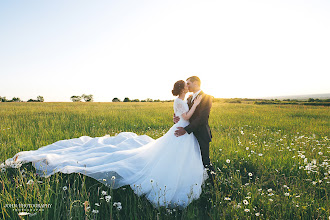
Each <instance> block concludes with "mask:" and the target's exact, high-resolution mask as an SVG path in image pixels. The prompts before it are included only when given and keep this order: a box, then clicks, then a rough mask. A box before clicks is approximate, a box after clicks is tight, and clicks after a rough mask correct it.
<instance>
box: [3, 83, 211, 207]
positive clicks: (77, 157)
mask: <svg viewBox="0 0 330 220" xmlns="http://www.w3.org/2000/svg"><path fill="white" fill-rule="evenodd" d="M187 92H188V87H187V85H186V83H185V82H184V81H183V80H180V81H177V82H176V83H175V84H174V88H173V90H172V93H173V95H174V96H178V98H176V99H175V101H174V106H173V107H174V113H175V115H176V116H179V117H180V121H179V122H178V123H177V124H174V125H173V126H172V127H171V128H170V129H169V131H168V132H167V133H166V134H165V135H164V136H162V137H160V138H158V139H156V140H154V139H152V138H150V137H149V136H147V135H140V136H139V135H137V134H135V133H132V132H122V133H120V134H118V135H116V136H111V137H110V136H104V137H95V138H91V137H88V136H82V137H80V138H74V139H70V140H61V141H58V142H55V143H53V144H50V145H47V146H44V147H41V148H39V149H38V150H33V151H22V152H19V153H17V154H16V155H15V156H14V157H13V158H10V159H7V160H6V161H5V163H4V164H1V166H2V167H3V166H11V167H17V165H19V164H22V163H27V162H32V164H33V166H34V167H35V168H36V172H37V173H38V174H39V175H40V176H42V177H49V176H51V175H52V174H54V173H56V172H62V173H82V174H85V175H87V176H89V177H92V178H94V179H96V180H98V181H100V182H102V183H104V184H105V185H107V186H109V187H113V188H119V187H121V186H124V185H130V187H131V188H132V189H133V190H134V192H135V193H136V194H137V195H139V196H141V195H145V196H146V198H147V199H148V200H149V201H150V202H151V203H152V204H153V206H154V207H159V206H165V207H180V208H185V207H187V206H188V205H189V204H190V203H191V202H192V201H193V200H194V199H198V198H199V196H200V194H201V186H202V184H203V182H204V181H205V179H206V178H207V177H208V176H207V174H206V171H205V169H204V166H203V163H202V158H201V152H200V148H199V145H198V141H197V139H196V137H195V136H194V135H193V133H191V134H188V133H186V134H184V135H183V136H180V137H176V136H175V135H174V132H175V131H176V129H177V127H185V126H187V125H188V124H189V118H190V117H191V116H192V114H193V113H194V111H195V109H196V106H197V105H198V104H199V103H200V101H201V98H202V97H201V96H200V97H198V98H197V99H196V100H195V102H194V105H193V106H192V108H191V109H190V110H189V108H188V105H187V103H186V101H185V100H184V98H185V95H186V93H187Z"/></svg>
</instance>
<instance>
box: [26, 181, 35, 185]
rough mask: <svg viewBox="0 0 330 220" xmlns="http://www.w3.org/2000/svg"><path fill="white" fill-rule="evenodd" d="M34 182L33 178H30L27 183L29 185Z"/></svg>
mask: <svg viewBox="0 0 330 220" xmlns="http://www.w3.org/2000/svg"><path fill="white" fill-rule="evenodd" d="M33 183H34V182H33V180H29V181H28V182H27V183H26V184H27V185H32V184H33Z"/></svg>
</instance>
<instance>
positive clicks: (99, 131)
mask: <svg viewBox="0 0 330 220" xmlns="http://www.w3.org/2000/svg"><path fill="white" fill-rule="evenodd" d="M172 105H173V103H171V102H164V103H162V102H159V103H132V102H130V103H122V102H121V103H0V157H1V163H2V162H4V161H5V160H6V159H8V158H11V157H13V156H14V155H15V154H16V153H18V152H20V151H28V150H36V149H38V148H40V147H42V146H45V145H48V144H51V143H54V142H56V141H58V140H63V139H71V138H77V137H80V136H90V137H100V136H105V135H111V136H113V135H116V134H118V133H120V132H122V131H130V132H135V133H137V134H139V135H142V134H146V135H148V136H150V137H152V138H154V139H156V138H159V137H161V136H162V135H163V134H165V133H166V132H167V130H168V129H169V128H170V127H171V126H172V125H173V122H172V115H173V106H172ZM209 123H210V127H211V130H212V135H213V140H212V142H211V146H210V158H211V161H212V163H213V166H214V167H215V169H216V172H217V177H216V181H215V186H214V187H213V186H211V184H210V183H209V182H206V183H205V185H204V186H203V193H202V195H201V197H200V198H199V199H198V200H195V201H194V202H192V203H191V204H190V205H189V206H188V207H187V208H186V209H184V210H179V209H166V208H164V207H163V208H160V209H155V208H153V207H152V205H151V204H150V203H149V202H148V201H147V200H146V199H145V198H144V197H138V196H136V195H135V194H134V193H133V191H132V190H131V189H130V187H129V186H127V187H122V188H120V189H116V190H113V189H111V187H108V186H105V185H104V184H102V183H100V182H98V181H96V180H94V179H92V178H89V177H86V176H84V175H82V174H77V173H74V174H63V173H56V174H55V175H53V176H51V177H49V178H43V177H39V176H38V175H36V174H35V172H34V168H33V166H32V165H31V163H29V164H23V165H22V166H21V167H17V168H2V169H1V173H0V190H1V193H0V219H330V201H329V197H330V193H329V192H330V177H329V176H330V165H329V163H330V162H329V151H330V142H329V140H330V139H329V138H330V132H329V131H330V129H329V128H330V109H329V107H326V106H299V105H255V104H252V103H247V102H243V103H240V104H237V103H223V102H215V103H213V107H212V110H211V114H210V120H209ZM118 202H120V203H121V205H118V204H119V203H118ZM29 204H32V206H31V205H30V206H29ZM33 204H34V205H35V206H34V207H33ZM24 205H25V206H24ZM28 213H29V214H28Z"/></svg>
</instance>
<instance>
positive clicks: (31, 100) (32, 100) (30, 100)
mask: <svg viewBox="0 0 330 220" xmlns="http://www.w3.org/2000/svg"><path fill="white" fill-rule="evenodd" d="M36 101H37V100H34V99H29V100H27V102H36Z"/></svg>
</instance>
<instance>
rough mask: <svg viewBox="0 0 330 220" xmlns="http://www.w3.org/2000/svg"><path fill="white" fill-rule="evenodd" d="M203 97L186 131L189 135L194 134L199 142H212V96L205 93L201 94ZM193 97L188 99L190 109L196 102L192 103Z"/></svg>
mask: <svg viewBox="0 0 330 220" xmlns="http://www.w3.org/2000/svg"><path fill="white" fill-rule="evenodd" d="M199 95H203V96H204V97H203V98H202V101H201V102H200V103H199V105H198V106H197V108H196V110H195V112H194V114H193V115H192V116H191V118H190V119H189V122H190V124H189V125H188V126H186V127H185V128H184V129H185V130H186V131H187V133H188V134H190V133H191V132H194V135H195V136H196V138H197V139H198V140H202V141H207V142H211V139H212V133H211V129H210V126H209V115H210V111H211V107H212V96H210V95H207V94H205V93H204V92H203V91H201V92H200V93H199ZM191 99H192V96H191V97H189V98H188V100H187V102H188V106H189V109H190V108H191V106H192V105H193V103H194V102H191Z"/></svg>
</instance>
